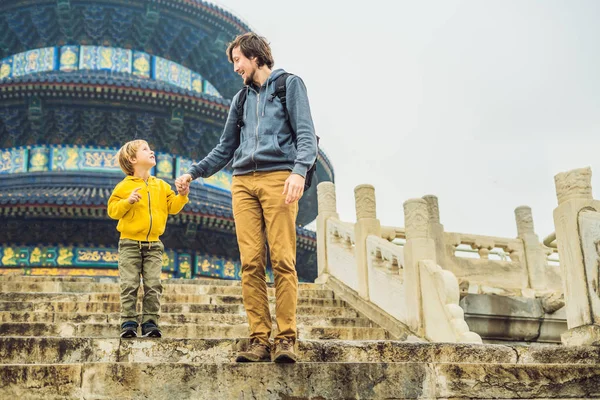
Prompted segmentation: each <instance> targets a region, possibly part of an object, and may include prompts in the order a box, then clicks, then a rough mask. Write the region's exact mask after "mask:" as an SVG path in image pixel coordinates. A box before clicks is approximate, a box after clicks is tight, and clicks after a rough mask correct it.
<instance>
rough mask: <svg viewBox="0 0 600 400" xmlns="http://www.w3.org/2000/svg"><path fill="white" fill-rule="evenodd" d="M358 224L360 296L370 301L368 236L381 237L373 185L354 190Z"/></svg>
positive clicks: (355, 231)
mask: <svg viewBox="0 0 600 400" xmlns="http://www.w3.org/2000/svg"><path fill="white" fill-rule="evenodd" d="M354 201H355V205H356V224H355V225H354V240H355V241H356V244H355V246H356V247H355V255H356V269H357V273H358V294H359V295H360V296H361V297H362V298H363V299H365V300H369V268H368V261H367V256H368V254H367V236H369V235H377V236H381V224H380V223H379V220H378V219H377V214H376V202H375V188H374V187H373V186H372V185H358V186H357V187H356V188H355V189H354Z"/></svg>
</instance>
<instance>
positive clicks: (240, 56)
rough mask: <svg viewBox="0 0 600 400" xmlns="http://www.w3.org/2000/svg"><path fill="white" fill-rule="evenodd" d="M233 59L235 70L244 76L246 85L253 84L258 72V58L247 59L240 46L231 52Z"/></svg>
mask: <svg viewBox="0 0 600 400" xmlns="http://www.w3.org/2000/svg"><path fill="white" fill-rule="evenodd" d="M231 59H232V60H233V70H234V71H235V73H237V74H239V75H241V76H242V79H243V80H244V85H249V84H251V83H252V81H253V80H254V74H255V73H256V70H258V64H257V63H256V57H253V58H247V57H246V56H245V55H244V53H242V51H241V50H240V47H239V46H238V47H235V48H234V49H233V50H232V51H231Z"/></svg>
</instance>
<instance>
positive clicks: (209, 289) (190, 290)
mask: <svg viewBox="0 0 600 400" xmlns="http://www.w3.org/2000/svg"><path fill="white" fill-rule="evenodd" d="M163 287H164V290H163V294H165V295H167V294H199V295H200V294H217V295H234V296H241V295H242V288H241V286H215V285H191V284H183V283H170V284H165V285H163ZM267 290H268V294H269V296H275V288H272V287H270V288H268V289H267ZM119 292H120V289H119V284H118V283H96V282H60V281H59V282H29V281H27V282H23V281H7V282H3V281H0V293H119ZM298 295H299V296H300V297H312V298H324V299H332V298H334V293H333V291H332V290H330V289H303V288H301V289H300V290H299V294H298Z"/></svg>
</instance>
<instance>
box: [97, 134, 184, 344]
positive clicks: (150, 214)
mask: <svg viewBox="0 0 600 400" xmlns="http://www.w3.org/2000/svg"><path fill="white" fill-rule="evenodd" d="M117 156H118V158H119V165H120V166H121V169H122V170H123V172H125V174H126V175H127V176H126V177H125V179H123V180H122V181H121V182H119V184H118V185H117V186H116V187H115V189H114V190H113V192H112V194H111V196H110V199H108V216H109V217H111V218H112V219H118V220H119V223H118V224H117V230H118V231H119V232H121V238H120V240H119V276H120V280H121V337H122V338H130V337H136V336H137V328H138V322H137V317H138V316H137V313H136V303H137V293H138V288H139V287H140V275H141V276H142V278H143V283H144V299H143V303H142V305H143V307H142V336H144V337H161V336H162V334H161V331H160V329H159V328H158V325H157V323H158V316H159V312H160V295H161V293H162V285H161V282H160V273H161V268H162V255H163V251H164V246H163V244H162V242H161V241H160V240H159V239H158V238H159V236H160V235H162V233H163V232H164V231H165V226H166V224H167V216H168V214H177V213H178V212H179V211H181V209H182V208H183V206H184V205H185V204H186V203H187V202H188V197H187V196H188V193H189V186H188V187H186V188H183V189H181V190H178V192H179V194H178V195H175V192H174V191H173V190H172V189H171V186H169V184H168V183H167V182H165V181H163V180H161V179H158V178H155V177H154V176H151V175H150V170H151V169H152V167H154V166H155V165H156V158H155V157H154V152H153V151H152V150H150V146H148V143H147V142H146V141H145V140H133V141H131V142H127V143H125V144H124V145H123V147H121V149H120V150H119V152H118V154H117Z"/></svg>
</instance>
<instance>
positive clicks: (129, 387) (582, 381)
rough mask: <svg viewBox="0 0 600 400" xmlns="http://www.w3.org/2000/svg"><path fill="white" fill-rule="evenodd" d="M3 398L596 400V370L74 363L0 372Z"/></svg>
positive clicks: (599, 381)
mask: <svg viewBox="0 0 600 400" xmlns="http://www.w3.org/2000/svg"><path fill="white" fill-rule="evenodd" d="M0 397H1V398H27V399H37V398H39V399H48V398H73V399H75V398H77V399H80V398H85V399H108V398H110V399H116V398H136V399H138V398H152V399H175V398H177V399H181V398H193V399H246V398H248V399H250V398H252V399H284V398H286V399H292V398H293V399H309V398H310V399H317V398H318V399H356V398H360V399H383V398H387V399H392V398H394V399H417V398H418V399H423V398H427V399H435V398H478V399H490V398H504V399H509V398H593V397H596V398H597V397H600V365H576V364H511V363H480V364H473V363H424V362H406V363H340V362H330V363H312V362H306V363H305V362H301V363H296V364H283V365H282V364H275V363H248V364H235V363H224V364H221V363H217V364H213V363H204V364H197V363H112V362H106V363H77V364H39V365H32V364H29V365H27V364H26V365H22V364H11V365H3V366H1V367H0Z"/></svg>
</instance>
